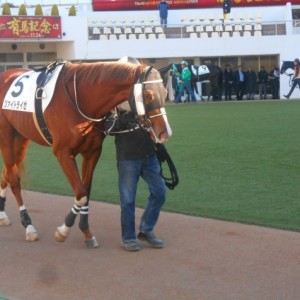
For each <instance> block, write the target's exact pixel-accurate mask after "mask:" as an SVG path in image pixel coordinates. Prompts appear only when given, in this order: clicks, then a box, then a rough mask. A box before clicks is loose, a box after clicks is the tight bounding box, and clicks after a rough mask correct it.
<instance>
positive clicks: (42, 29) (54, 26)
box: [0, 16, 61, 39]
mask: <svg viewBox="0 0 300 300" xmlns="http://www.w3.org/2000/svg"><path fill="white" fill-rule="evenodd" d="M0 38H2V39H17V38H22V39H23V38H39V39H41V38H47V39H48V38H56V39H60V38H61V19H60V17H44V16H40V17H27V16H0Z"/></svg>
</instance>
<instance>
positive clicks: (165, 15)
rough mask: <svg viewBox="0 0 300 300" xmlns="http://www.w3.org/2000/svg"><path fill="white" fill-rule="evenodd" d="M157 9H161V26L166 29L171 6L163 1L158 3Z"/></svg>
mask: <svg viewBox="0 0 300 300" xmlns="http://www.w3.org/2000/svg"><path fill="white" fill-rule="evenodd" d="M157 8H158V9H159V17H160V25H161V26H163V27H166V26H167V23H168V9H169V4H168V3H167V1H166V0H161V1H160V2H159V3H158V5H157Z"/></svg>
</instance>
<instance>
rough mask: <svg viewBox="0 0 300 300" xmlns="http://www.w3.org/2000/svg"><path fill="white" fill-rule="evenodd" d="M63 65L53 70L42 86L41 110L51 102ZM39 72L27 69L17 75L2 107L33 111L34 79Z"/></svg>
mask: <svg viewBox="0 0 300 300" xmlns="http://www.w3.org/2000/svg"><path fill="white" fill-rule="evenodd" d="M62 67H63V65H60V66H58V67H57V68H56V69H55V70H54V71H53V76H52V77H51V79H50V80H49V81H48V83H47V84H46V85H45V86H44V87H43V97H42V109H43V112H44V111H45V109H46V108H47V106H48V105H49V103H50V102H51V99H52V96H53V93H54V88H55V85H56V81H57V78H58V75H59V73H60V71H61V69H62ZM40 73H41V72H35V71H29V72H26V73H24V74H22V75H20V76H19V77H17V78H16V79H15V80H14V82H13V83H12V84H11V86H10V88H9V89H8V91H7V93H6V95H5V98H4V101H3V105H2V109H7V110H17V111H23V112H35V109H34V101H35V93H36V89H37V84H36V80H37V78H38V76H39V75H40Z"/></svg>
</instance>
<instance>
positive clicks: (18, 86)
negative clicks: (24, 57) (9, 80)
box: [11, 75, 29, 97]
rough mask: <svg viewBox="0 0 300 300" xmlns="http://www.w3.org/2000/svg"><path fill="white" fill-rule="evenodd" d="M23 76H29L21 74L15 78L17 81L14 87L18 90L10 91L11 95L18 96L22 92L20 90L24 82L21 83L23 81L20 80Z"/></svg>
mask: <svg viewBox="0 0 300 300" xmlns="http://www.w3.org/2000/svg"><path fill="white" fill-rule="evenodd" d="M23 78H29V75H23V76H21V77H20V78H19V79H18V80H17V82H16V83H15V87H16V88H19V90H18V91H13V92H12V93H11V95H12V97H18V96H20V95H21V94H22V91H23V88H24V84H23V82H21V80H22V79H23Z"/></svg>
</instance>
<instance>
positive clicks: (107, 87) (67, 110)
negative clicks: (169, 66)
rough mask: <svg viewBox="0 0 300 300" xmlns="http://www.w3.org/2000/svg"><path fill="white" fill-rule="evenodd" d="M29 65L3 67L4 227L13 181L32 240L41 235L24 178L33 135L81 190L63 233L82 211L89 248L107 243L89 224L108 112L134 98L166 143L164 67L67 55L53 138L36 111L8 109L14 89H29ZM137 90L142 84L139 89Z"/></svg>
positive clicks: (157, 138) (51, 116)
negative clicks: (75, 61) (74, 59)
mask: <svg viewBox="0 0 300 300" xmlns="http://www.w3.org/2000/svg"><path fill="white" fill-rule="evenodd" d="M29 71H31V70H28V69H11V70H8V71H5V72H3V73H0V85H1V91H0V150H1V154H2V158H3V163H4V166H3V172H2V178H1V185H0V226H1V225H2V226H7V225H9V224H10V220H9V218H8V216H7V214H6V212H5V200H6V191H7V188H8V186H10V189H11V191H12V193H13V195H14V196H15V198H16V200H17V204H18V206H19V211H20V216H21V223H22V225H23V226H24V227H25V229H26V240H28V241H35V240H38V234H37V231H36V229H35V228H34V227H33V225H32V222H31V218H30V216H29V214H28V211H27V210H26V208H25V205H24V201H23V198H22V195H21V184H20V176H21V175H20V174H21V172H20V171H21V166H22V161H23V159H24V157H25V153H26V149H27V147H28V144H29V142H30V141H33V142H35V143H37V144H40V145H42V146H49V145H50V146H51V147H52V148H53V153H54V154H55V156H56V158H57V160H58V162H59V164H60V166H61V168H62V170H63V172H64V174H65V176H66V177H67V179H68V181H69V183H70V185H71V187H72V190H73V193H74V196H75V203H74V205H73V207H72V208H71V211H70V212H69V213H68V214H67V216H66V217H65V221H64V223H63V225H62V226H59V227H57V230H56V232H55V238H56V240H57V241H64V240H65V239H66V238H67V236H68V233H69V231H70V228H71V227H72V226H73V224H74V221H75V218H76V216H77V215H78V214H80V221H79V228H80V230H81V231H82V232H83V235H84V241H85V244H86V247H87V248H96V247H99V244H98V242H97V240H96V238H95V237H94V236H93V235H92V233H91V230H90V228H89V224H88V209H89V197H90V192H91V186H92V177H93V172H94V169H95V166H96V164H97V162H98V159H99V157H100V155H101V151H102V143H103V140H104V138H105V136H106V135H105V133H106V132H105V131H104V122H105V117H106V115H107V114H108V113H109V112H110V111H111V110H113V109H114V108H115V107H116V106H117V105H119V104H120V103H122V102H124V101H126V100H128V101H129V103H131V104H132V105H131V106H132V109H135V111H136V112H137V116H138V119H139V120H140V124H141V126H143V124H145V126H144V128H145V130H148V131H149V132H150V136H151V138H152V139H153V141H154V142H156V143H163V142H165V141H166V140H167V138H168V137H169V136H170V135H171V130H170V127H169V125H168V122H167V119H166V113H165V110H164V108H163V106H164V101H165V99H166V96H167V91H166V89H165V88H164V86H163V84H162V80H161V77H160V74H159V72H158V71H157V70H156V69H154V68H152V67H149V66H146V65H134V64H130V63H122V62H97V63H81V64H73V63H70V62H64V63H63V66H62V69H61V71H60V73H59V75H58V78H57V82H56V84H55V86H54V91H53V95H52V100H51V102H50V103H49V105H48V107H47V108H46V109H45V111H44V121H45V124H46V127H48V131H49V133H50V136H51V140H50V143H49V139H46V138H45V135H44V136H43V130H42V129H43V128H39V126H38V125H37V122H36V121H34V119H35V118H34V117H35V113H34V112H28V111H26V112H25V111H20V110H19V111H17V110H10V109H4V108H5V103H4V102H5V97H7V94H8V93H7V92H8V90H10V91H11V88H13V91H14V92H12V93H11V94H12V95H15V94H20V93H22V89H23V87H24V85H25V84H26V80H27V76H26V74H25V73H26V72H29ZM31 72H32V71H31ZM21 75H22V76H21ZM47 84H48V83H47ZM47 84H46V85H47ZM10 87H11V88H10ZM9 88H10V89H9ZM135 90H139V94H138V95H137V96H136V95H135V94H136V92H135ZM37 92H38V90H37ZM135 98H140V103H137V104H134V101H136V99H135ZM32 101H33V100H32ZM154 103H155V105H154ZM141 106H142V109H141ZM138 107H139V110H138V109H137V108H138ZM140 111H141V112H140ZM35 120H36V119H35ZM78 154H80V155H81V156H82V166H81V174H80V173H79V171H78V168H77V164H76V160H75V157H76V156H77V155H78Z"/></svg>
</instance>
